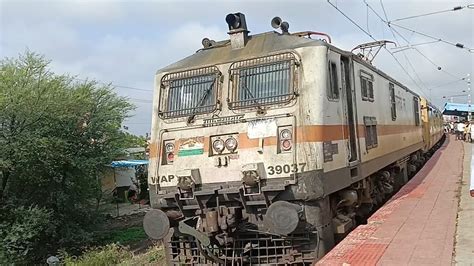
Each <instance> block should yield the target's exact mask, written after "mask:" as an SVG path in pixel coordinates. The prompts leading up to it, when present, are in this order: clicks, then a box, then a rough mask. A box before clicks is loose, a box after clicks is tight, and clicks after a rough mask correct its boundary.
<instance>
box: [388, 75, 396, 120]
mask: <svg viewBox="0 0 474 266" xmlns="http://www.w3.org/2000/svg"><path fill="white" fill-rule="evenodd" d="M388 89H389V91H390V109H391V112H392V120H393V121H395V120H397V102H396V100H395V85H393V83H389V85H388Z"/></svg>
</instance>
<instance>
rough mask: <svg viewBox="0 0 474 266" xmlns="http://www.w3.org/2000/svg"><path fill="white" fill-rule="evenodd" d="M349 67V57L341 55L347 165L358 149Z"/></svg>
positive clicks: (356, 158)
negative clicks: (346, 135)
mask: <svg viewBox="0 0 474 266" xmlns="http://www.w3.org/2000/svg"><path fill="white" fill-rule="evenodd" d="M350 70H351V68H350V65H349V59H348V58H346V57H341V86H342V92H343V95H344V96H343V97H344V98H343V99H344V103H345V108H344V109H345V116H346V120H347V125H348V133H349V136H348V137H349V147H348V148H349V157H348V160H349V165H350V166H353V165H355V164H357V161H358V158H359V156H358V149H357V131H356V127H357V119H356V112H355V101H354V100H355V95H354V93H353V90H352V84H351V74H350V73H351V71H350Z"/></svg>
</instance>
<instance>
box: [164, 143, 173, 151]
mask: <svg viewBox="0 0 474 266" xmlns="http://www.w3.org/2000/svg"><path fill="white" fill-rule="evenodd" d="M165 150H166V152H173V151H174V144H173V143H166V145H165Z"/></svg>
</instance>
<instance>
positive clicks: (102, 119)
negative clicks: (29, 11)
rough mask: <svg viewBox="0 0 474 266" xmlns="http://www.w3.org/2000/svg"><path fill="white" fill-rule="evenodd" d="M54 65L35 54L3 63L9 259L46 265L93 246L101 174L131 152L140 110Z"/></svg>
mask: <svg viewBox="0 0 474 266" xmlns="http://www.w3.org/2000/svg"><path fill="white" fill-rule="evenodd" d="M49 63H50V62H49V61H48V60H46V59H45V58H44V57H42V56H39V55H37V54H34V53H30V52H27V53H26V54H25V55H23V56H20V57H19V58H16V59H9V58H5V59H3V60H0V110H1V111H0V206H4V205H5V202H7V201H8V202H11V203H12V204H9V208H8V209H7V208H3V213H1V214H0V224H1V225H0V230H1V231H0V238H2V240H0V244H1V247H0V258H1V259H2V261H7V262H15V261H19V262H24V263H25V264H38V263H44V261H45V260H46V258H47V257H48V256H49V255H51V254H54V253H56V251H57V250H58V249H59V248H65V249H67V250H68V252H72V253H79V252H80V251H82V250H81V249H83V246H87V245H90V244H92V242H93V241H94V239H93V235H92V233H91V232H93V231H94V230H95V229H96V228H97V226H96V225H97V224H98V222H100V217H101V216H100V215H99V214H98V213H97V212H96V211H94V210H95V209H96V202H97V198H99V195H100V194H101V189H100V184H99V182H98V181H99V180H98V175H99V173H100V171H101V170H102V169H103V168H104V166H105V165H106V164H108V163H110V162H111V161H112V160H113V158H115V157H116V156H117V155H118V154H120V152H121V150H122V149H123V148H124V146H123V145H124V143H125V142H124V141H125V140H124V138H125V137H126V136H125V135H124V134H123V133H122V132H121V130H120V128H121V124H122V122H123V120H124V119H125V118H126V117H128V113H129V112H130V111H131V110H132V109H133V105H131V104H130V103H128V101H127V99H125V98H123V97H120V96H118V95H117V94H116V93H115V92H114V90H113V88H112V87H111V86H103V85H100V84H99V83H97V82H94V81H84V82H78V81H77V80H75V79H74V78H72V77H69V76H66V75H57V74H54V73H53V72H52V71H51V69H50V68H49ZM21 206H25V207H21ZM29 206H35V207H29ZM0 208H2V207H0ZM0 264H2V263H1V262H0Z"/></svg>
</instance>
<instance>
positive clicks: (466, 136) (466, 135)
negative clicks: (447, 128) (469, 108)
mask: <svg viewBox="0 0 474 266" xmlns="http://www.w3.org/2000/svg"><path fill="white" fill-rule="evenodd" d="M470 129H471V127H470V126H469V121H466V123H465V124H464V136H463V137H464V141H469V142H471V141H470V139H471V132H470Z"/></svg>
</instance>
